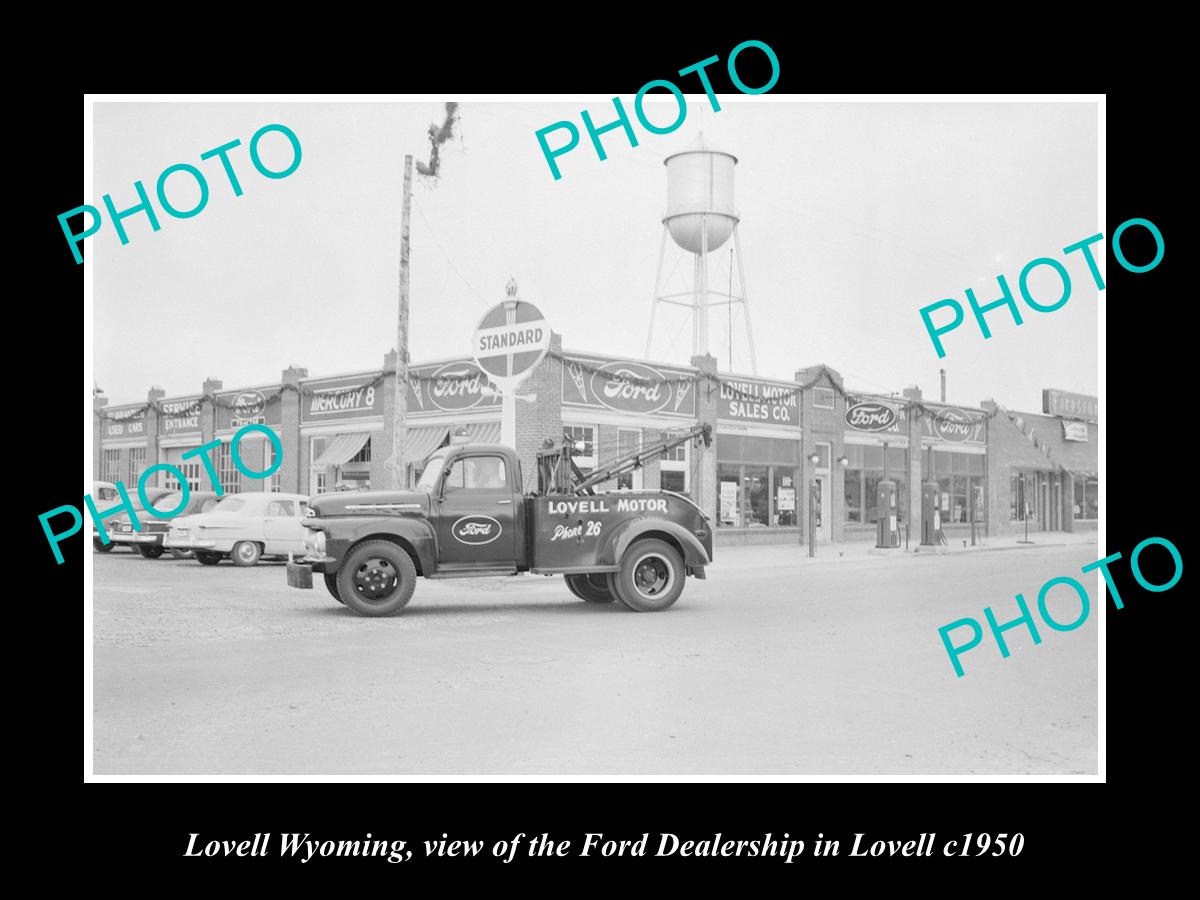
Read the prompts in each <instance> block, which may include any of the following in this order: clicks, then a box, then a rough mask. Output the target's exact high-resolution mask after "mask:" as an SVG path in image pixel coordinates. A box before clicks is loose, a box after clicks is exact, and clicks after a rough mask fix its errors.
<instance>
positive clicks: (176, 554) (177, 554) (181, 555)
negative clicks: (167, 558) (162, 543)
mask: <svg viewBox="0 0 1200 900" xmlns="http://www.w3.org/2000/svg"><path fill="white" fill-rule="evenodd" d="M171 557H172V558H173V559H191V558H192V551H191V550H176V549H175V548H174V547H172V548H171Z"/></svg>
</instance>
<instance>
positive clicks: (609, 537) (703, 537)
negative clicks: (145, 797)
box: [287, 431, 712, 616]
mask: <svg viewBox="0 0 1200 900" xmlns="http://www.w3.org/2000/svg"><path fill="white" fill-rule="evenodd" d="M707 434H708V432H707V431H705V432H704V435H705V436H706V437H707ZM542 455H543V454H539V463H541V462H542ZM555 459H558V460H560V462H561V458H560V457H555ZM567 461H568V462H569V456H568V457H567ZM596 477H597V476H592V480H594V479H595V478H596ZM567 485H568V483H567V482H563V481H561V480H560V481H558V482H553V481H549V482H547V483H546V484H543V485H541V487H542V490H539V491H537V492H530V493H528V494H526V493H525V491H524V487H523V485H522V480H521V466H520V460H519V458H518V457H517V454H516V452H515V451H513V449H512V448H510V447H507V446H504V445H501V444H462V445H452V446H449V447H443V448H441V449H439V450H437V451H435V452H434V453H433V455H431V456H430V457H429V459H428V461H427V463H426V465H425V468H424V470H423V472H422V474H421V476H420V478H419V479H418V481H417V484H416V486H415V488H414V489H413V490H408V491H363V492H353V493H333V494H322V495H320V496H317V497H314V498H313V499H312V502H311V508H310V513H309V516H308V517H307V518H306V519H305V522H304V524H305V527H306V529H307V531H308V537H307V538H306V539H305V548H306V551H307V552H306V553H305V555H304V557H303V558H302V559H300V560H299V561H296V560H292V561H290V562H289V564H288V575H287V577H288V584H289V585H291V586H293V587H301V588H304V587H311V586H312V575H313V573H317V574H320V575H322V576H323V577H324V580H325V585H326V587H327V589H328V590H329V592H330V593H331V594H332V595H333V596H334V597H335V598H336V599H337V600H338V601H339V602H341V603H344V604H345V605H346V606H349V607H350V608H351V609H353V610H354V611H355V612H358V613H360V614H362V615H368V616H381V615H391V614H393V613H395V612H398V611H399V610H400V609H401V608H402V607H403V606H404V605H405V604H407V602H408V600H409V599H410V597H411V596H412V592H413V587H414V584H415V580H416V578H417V577H425V578H462V577H471V576H486V575H516V574H520V573H525V572H528V573H532V574H540V575H563V576H564V577H565V579H566V582H567V586H568V588H569V589H570V590H571V591H572V592H573V593H575V594H576V596H579V597H580V598H581V599H584V600H587V601H589V602H594V603H607V602H612V601H614V600H619V601H620V602H621V603H622V604H623V605H625V606H626V607H628V608H630V609H633V610H635V611H639V612H648V611H657V610H661V609H666V608H667V607H669V606H670V605H671V604H673V603H674V602H675V600H676V599H678V597H679V594H680V592H681V591H682V589H683V583H684V579H685V578H686V576H687V575H694V576H696V577H700V578H703V577H704V567H705V566H706V565H708V564H709V563H711V562H712V530H711V527H710V525H709V522H708V520H707V517H706V516H705V515H704V513H703V511H701V510H700V508H699V507H698V506H696V504H695V503H693V502H692V501H691V500H689V499H688V498H687V497H684V496H683V495H681V494H675V493H672V492H670V491H616V492H611V493H595V492H594V491H593V490H592V488H591V485H590V484H589V485H585V486H584V489H583V490H582V491H576V490H572V489H570V488H569V487H568V486H567Z"/></svg>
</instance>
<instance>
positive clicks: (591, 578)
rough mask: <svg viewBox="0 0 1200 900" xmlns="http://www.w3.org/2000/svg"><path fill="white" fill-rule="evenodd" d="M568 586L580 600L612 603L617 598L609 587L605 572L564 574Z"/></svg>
mask: <svg viewBox="0 0 1200 900" xmlns="http://www.w3.org/2000/svg"><path fill="white" fill-rule="evenodd" d="M563 578H564V579H566V582H567V587H568V588H570V589H571V593H572V594H574V595H575V596H576V597H578V598H579V599H580V600H586V601H587V602H588V603H612V602H613V600H615V599H616V598H615V597H614V596H613V595H612V591H610V590H609V589H608V576H607V575H606V574H603V573H597V574H589V575H564V576H563Z"/></svg>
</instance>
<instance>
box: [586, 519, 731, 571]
mask: <svg viewBox="0 0 1200 900" xmlns="http://www.w3.org/2000/svg"><path fill="white" fill-rule="evenodd" d="M647 536H659V537H661V539H663V540H666V541H667V543H669V544H674V545H675V546H676V547H677V548H678V549H680V550H682V551H683V564H684V565H685V566H687V567H688V568H689V569H690V568H694V567H698V566H707V565H709V564H710V563H711V562H712V560H711V559H709V556H708V553H707V552H706V551H705V549H704V545H703V544H701V543H700V541H699V539H698V538H697V537H696V536H695V535H694V534H692V533H691V532H690V531H688V530H687V529H686V528H684V527H683V526H682V525H678V524H676V523H675V522H668V521H667V520H666V519H634V520H632V521H629V522H626V523H625V524H624V525H622V526H621V527H620V528H618V529H617V530H616V531H615V532H614V533H613V534H612V535H610V536H609V541H610V542H609V545H608V547H607V548H605V550H604V551H603V552H601V553H600V554H599V558H600V561H601V562H604V563H608V564H611V565H619V564H620V562H621V559H622V558H623V557H624V555H625V551H626V549H628V547H629V545H630V544H632V543H633V542H634V541H636V540H637V539H638V538H642V537H647Z"/></svg>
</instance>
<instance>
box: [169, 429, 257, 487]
mask: <svg viewBox="0 0 1200 900" xmlns="http://www.w3.org/2000/svg"><path fill="white" fill-rule="evenodd" d="M268 443H269V442H268ZM243 446H244V445H243ZM239 449H240V448H239ZM190 477H191V476H189V480H190ZM217 478H218V479H219V480H220V482H221V487H222V488H224V489H225V493H227V494H236V493H239V492H240V491H241V489H242V479H241V476H240V475H239V474H238V470H237V468H236V467H235V466H234V464H233V443H232V442H231V441H222V442H221V447H220V449H219V450H217Z"/></svg>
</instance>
